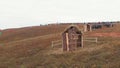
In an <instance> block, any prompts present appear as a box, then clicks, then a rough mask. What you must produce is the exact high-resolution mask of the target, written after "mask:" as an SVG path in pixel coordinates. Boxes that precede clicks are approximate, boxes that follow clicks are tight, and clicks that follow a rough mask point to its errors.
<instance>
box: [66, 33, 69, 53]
mask: <svg viewBox="0 0 120 68" xmlns="http://www.w3.org/2000/svg"><path fill="white" fill-rule="evenodd" d="M66 42H67V51H69V38H68V33H66Z"/></svg>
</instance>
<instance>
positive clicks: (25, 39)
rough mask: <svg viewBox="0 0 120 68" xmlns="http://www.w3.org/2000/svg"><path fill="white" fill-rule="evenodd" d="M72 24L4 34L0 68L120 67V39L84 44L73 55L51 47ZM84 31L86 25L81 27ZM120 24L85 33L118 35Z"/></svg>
mask: <svg viewBox="0 0 120 68" xmlns="http://www.w3.org/2000/svg"><path fill="white" fill-rule="evenodd" d="M68 26H69V25H46V26H34V27H25V28H18V29H7V30H4V31H2V32H3V35H2V36H1V37H0V68H120V58H119V57H120V42H119V41H120V38H119V37H110V36H105V37H99V36H98V43H90V42H84V47H83V48H79V49H78V50H77V51H74V52H62V51H61V50H60V49H61V48H51V41H54V40H59V39H61V32H62V31H63V30H64V29H65V28H66V27H68ZM78 26H79V27H80V28H81V29H82V30H83V26H82V25H81V24H80V25H78ZM119 26H120V25H116V26H115V27H113V28H104V29H98V30H94V31H92V32H86V33H84V34H85V35H84V36H85V37H90V36H91V35H90V34H94V33H111V32H114V33H116V32H117V33H119V30H120V28H119Z"/></svg>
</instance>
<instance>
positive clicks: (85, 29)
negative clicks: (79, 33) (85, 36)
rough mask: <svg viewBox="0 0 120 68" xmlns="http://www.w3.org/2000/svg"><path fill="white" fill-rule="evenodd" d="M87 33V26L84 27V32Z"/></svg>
mask: <svg viewBox="0 0 120 68" xmlns="http://www.w3.org/2000/svg"><path fill="white" fill-rule="evenodd" d="M86 31H87V25H86V24H85V25H84V32H86Z"/></svg>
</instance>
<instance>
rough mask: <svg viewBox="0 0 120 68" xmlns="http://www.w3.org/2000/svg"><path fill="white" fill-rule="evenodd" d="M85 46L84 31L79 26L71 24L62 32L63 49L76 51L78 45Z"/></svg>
mask: <svg viewBox="0 0 120 68" xmlns="http://www.w3.org/2000/svg"><path fill="white" fill-rule="evenodd" d="M82 46H83V36H82V32H81V31H80V30H79V28H78V27H77V26H74V25H72V26H69V27H68V28H67V29H65V31H64V32H63V33H62V48H63V51H74V50H76V49H77V48H78V47H82Z"/></svg>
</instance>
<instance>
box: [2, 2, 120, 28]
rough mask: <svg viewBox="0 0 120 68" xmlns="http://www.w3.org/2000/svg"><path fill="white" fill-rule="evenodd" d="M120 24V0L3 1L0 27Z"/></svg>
mask: <svg viewBox="0 0 120 68" xmlns="http://www.w3.org/2000/svg"><path fill="white" fill-rule="evenodd" d="M88 21H120V0H0V28H1V29H6V28H16V27H24V26H34V25H39V24H47V23H56V22H88Z"/></svg>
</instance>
